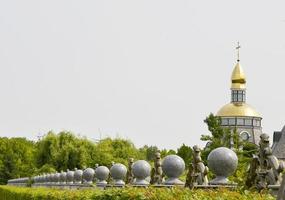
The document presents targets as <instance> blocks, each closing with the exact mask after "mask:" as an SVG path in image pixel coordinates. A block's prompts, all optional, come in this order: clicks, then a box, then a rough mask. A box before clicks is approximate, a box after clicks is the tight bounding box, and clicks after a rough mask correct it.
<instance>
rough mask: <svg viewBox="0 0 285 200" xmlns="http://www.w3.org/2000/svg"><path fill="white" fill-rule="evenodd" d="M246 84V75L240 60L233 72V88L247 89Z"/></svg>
mask: <svg viewBox="0 0 285 200" xmlns="http://www.w3.org/2000/svg"><path fill="white" fill-rule="evenodd" d="M245 84H246V77H245V74H244V71H243V69H242V67H241V65H240V63H239V61H238V62H237V64H236V66H235V68H234V70H233V73H232V87H231V89H245Z"/></svg>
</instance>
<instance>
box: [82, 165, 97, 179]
mask: <svg viewBox="0 0 285 200" xmlns="http://www.w3.org/2000/svg"><path fill="white" fill-rule="evenodd" d="M94 174H95V171H94V169H92V168H87V169H85V170H84V171H83V176H82V177H83V180H84V181H86V182H87V183H92V180H93V177H94Z"/></svg>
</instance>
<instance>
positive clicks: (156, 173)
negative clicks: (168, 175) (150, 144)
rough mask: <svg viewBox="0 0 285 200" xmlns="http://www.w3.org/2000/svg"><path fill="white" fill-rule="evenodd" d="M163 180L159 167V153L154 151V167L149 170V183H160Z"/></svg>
mask: <svg viewBox="0 0 285 200" xmlns="http://www.w3.org/2000/svg"><path fill="white" fill-rule="evenodd" d="M162 181H163V174H162V167H161V157H160V153H159V152H156V154H155V160H154V167H153V168H152V171H151V184H156V185H160V184H161V183H162Z"/></svg>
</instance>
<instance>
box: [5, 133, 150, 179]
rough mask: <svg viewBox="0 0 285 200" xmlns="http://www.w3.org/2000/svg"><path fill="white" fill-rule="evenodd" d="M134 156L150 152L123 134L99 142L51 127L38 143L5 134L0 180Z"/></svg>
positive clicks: (140, 157) (89, 165)
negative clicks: (126, 138)
mask: <svg viewBox="0 0 285 200" xmlns="http://www.w3.org/2000/svg"><path fill="white" fill-rule="evenodd" d="M148 151H149V150H148ZM131 157H132V158H134V159H135V160H138V159H146V152H144V151H141V150H138V149H137V148H136V147H135V146H134V144H133V143H132V142H131V141H129V140H125V139H121V138H116V139H111V138H105V139H103V140H100V141H98V142H96V143H95V142H92V141H90V140H88V139H86V138H84V137H80V136H76V135H74V134H73V133H71V132H66V131H62V132H60V133H58V134H55V133H53V132H51V131H50V132H48V133H47V134H46V135H45V136H44V137H42V138H41V139H40V140H39V141H38V142H36V143H35V142H31V141H28V140H27V139H25V138H10V139H9V138H5V137H4V138H0V184H6V182H7V180H8V179H13V178H19V177H26V176H32V175H38V174H42V173H50V172H55V171H61V170H64V171H66V170H67V169H74V168H81V169H82V168H84V167H94V166H95V164H97V163H98V164H99V165H105V166H110V165H111V162H112V161H114V162H117V163H123V164H125V165H127V161H128V159H129V158H131Z"/></svg>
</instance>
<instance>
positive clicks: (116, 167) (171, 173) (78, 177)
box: [8, 148, 237, 189]
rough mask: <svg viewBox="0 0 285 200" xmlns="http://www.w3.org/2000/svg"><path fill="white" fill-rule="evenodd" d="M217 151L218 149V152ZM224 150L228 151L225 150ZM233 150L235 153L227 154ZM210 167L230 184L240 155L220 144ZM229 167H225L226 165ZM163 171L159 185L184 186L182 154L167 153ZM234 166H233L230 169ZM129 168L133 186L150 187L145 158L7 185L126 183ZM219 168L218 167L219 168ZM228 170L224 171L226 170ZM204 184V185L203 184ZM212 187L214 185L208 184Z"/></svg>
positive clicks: (210, 157) (78, 185)
mask: <svg viewBox="0 0 285 200" xmlns="http://www.w3.org/2000/svg"><path fill="white" fill-rule="evenodd" d="M215 152H217V153H215ZM223 152H225V153H226V154H225V153H223ZM229 153H231V154H232V155H233V156H225V155H229ZM208 159H209V163H210V164H211V165H209V167H210V170H211V171H212V172H213V173H214V174H215V173H216V175H217V176H216V177H219V178H220V177H223V179H222V180H223V182H222V183H223V184H222V185H223V186H225V185H229V186H230V185H231V183H228V182H227V179H226V178H227V177H228V176H229V175H231V174H232V173H233V172H234V171H235V169H236V165H237V156H236V155H235V153H234V152H233V151H232V150H230V149H227V148H219V149H217V150H214V151H213V153H212V154H210V156H209V158H208ZM225 167H226V168H227V169H223V168H225ZM161 168H162V171H163V174H164V175H165V176H166V177H165V178H163V181H162V182H161V183H160V184H157V183H155V184H154V186H156V187H172V186H184V184H185V183H184V182H182V181H181V180H180V179H179V177H180V176H181V175H182V174H183V172H184V170H185V163H184V161H183V159H182V158H180V157H179V156H177V155H168V156H166V157H165V158H164V159H163V160H162V163H161ZM229 168H231V169H229ZM128 169H129V170H130V169H131V172H129V173H131V174H132V176H133V181H132V182H130V183H128V185H130V186H133V187H147V186H149V185H150V182H151V180H150V179H151V171H152V168H151V165H150V164H149V163H148V162H147V161H145V160H138V161H136V162H134V163H132V165H131V166H129V167H126V166H125V165H123V164H121V163H113V164H112V167H111V168H110V169H109V168H107V167H106V166H98V165H96V167H95V169H92V168H86V169H76V168H75V169H74V170H67V171H66V172H64V171H61V172H56V173H48V174H41V175H37V176H34V177H31V178H20V179H13V180H9V181H8V185H17V186H27V185H28V183H29V181H30V180H31V183H32V187H55V188H66V189H73V188H76V189H77V188H86V187H98V188H106V187H124V186H125V180H126V179H128V177H127V174H128ZM218 169H219V170H218ZM223 172H225V173H223ZM215 181H216V180H215V179H214V180H213V181H212V182H213V183H214V184H213V185H215V186H213V187H217V182H215ZM204 187H205V185H203V188H204ZM209 187H211V186H209Z"/></svg>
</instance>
